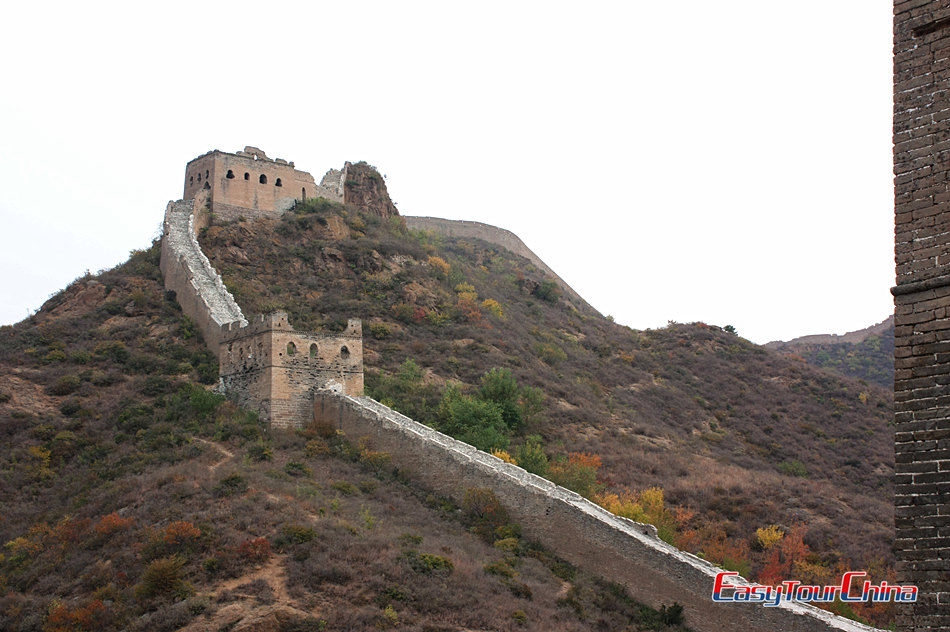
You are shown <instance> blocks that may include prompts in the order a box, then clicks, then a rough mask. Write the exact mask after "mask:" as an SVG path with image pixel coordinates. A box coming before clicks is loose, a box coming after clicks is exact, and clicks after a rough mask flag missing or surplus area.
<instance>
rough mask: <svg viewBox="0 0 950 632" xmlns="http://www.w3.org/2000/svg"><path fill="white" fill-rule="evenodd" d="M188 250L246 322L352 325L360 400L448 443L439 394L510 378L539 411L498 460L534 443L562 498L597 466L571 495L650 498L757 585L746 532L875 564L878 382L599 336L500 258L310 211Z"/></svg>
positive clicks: (687, 330) (673, 332)
mask: <svg viewBox="0 0 950 632" xmlns="http://www.w3.org/2000/svg"><path fill="white" fill-rule="evenodd" d="M201 241H202V247H203V248H204V249H205V252H207V254H208V256H209V257H210V258H211V260H212V263H213V264H214V265H215V267H216V269H218V270H219V271H220V272H221V274H222V276H223V278H224V281H225V283H226V284H227V285H228V287H229V288H230V289H231V291H232V292H233V293H234V295H235V297H236V299H237V300H238V302H239V303H240V304H241V305H242V307H243V308H244V310H245V312H248V313H254V312H257V311H268V310H273V309H282V310H286V311H287V312H289V314H290V318H291V322H293V323H294V324H295V327H298V328H299V329H310V328H313V329H330V330H334V329H335V330H339V329H341V328H342V327H343V325H344V324H345V322H346V319H347V318H348V317H351V316H354V315H358V316H360V317H361V318H363V320H364V332H366V340H365V349H366V351H365V363H366V371H367V386H368V391H369V393H370V394H371V395H373V396H375V397H377V398H379V399H381V400H382V401H384V402H386V403H389V404H392V405H394V406H395V407H396V408H397V409H399V410H402V411H403V412H406V413H407V414H409V415H410V416H413V417H414V418H416V419H418V420H420V421H423V422H426V423H430V424H431V425H435V426H437V427H440V428H442V429H443V430H446V431H450V430H449V429H450V427H451V426H452V422H451V420H450V419H449V418H448V417H450V416H451V415H453V414H454V413H452V411H451V410H450V408H451V406H453V405H454V404H453V403H452V401H448V403H446V400H445V392H446V389H447V388H448V386H449V385H452V384H454V385H457V387H458V389H459V391H460V393H461V394H462V396H468V397H470V398H472V397H474V398H476V399H477V396H478V393H479V391H480V389H483V388H484V387H483V386H480V384H481V383H482V380H483V375H484V374H485V373H486V372H487V371H489V370H490V369H492V368H499V369H502V370H507V371H510V374H511V377H512V378H513V379H514V382H515V383H516V384H517V388H529V389H537V390H538V391H540V392H541V393H543V403H542V405H541V406H540V409H539V410H535V411H534V412H533V413H532V414H531V415H529V417H530V419H527V420H525V421H526V422H525V424H524V426H523V427H519V428H517V429H516V431H514V432H512V433H510V436H508V437H502V440H503V444H502V447H503V446H504V445H505V444H507V447H508V452H509V453H510V454H511V455H512V456H515V457H516V458H517V454H516V453H518V452H519V451H524V450H525V449H526V448H527V447H530V446H537V445H539V444H540V445H543V450H544V452H545V457H546V458H547V460H549V461H550V462H551V463H552V464H553V463H558V462H559V460H562V461H560V463H562V466H560V472H561V474H562V480H559V481H558V482H562V483H563V482H565V481H564V480H563V473H564V471H565V469H569V466H571V465H574V464H577V463H587V464H588V465H590V466H592V467H593V468H594V469H597V463H601V464H602V465H600V469H599V472H598V476H599V480H600V484H599V485H590V486H588V487H587V488H585V489H584V490H582V491H586V492H588V493H589V495H591V496H594V495H597V494H598V493H599V494H600V497H601V500H604V501H608V502H609V501H610V497H609V495H610V494H612V493H613V494H616V495H617V496H618V497H619V498H620V499H621V501H622V499H623V498H624V494H625V492H628V494H627V496H626V498H628V499H635V498H636V497H637V495H638V494H640V493H642V492H643V491H644V490H647V489H649V488H654V487H659V488H661V489H662V492H663V496H662V499H663V501H665V503H666V505H665V510H666V511H667V513H666V514H664V515H666V516H667V518H668V521H669V522H670V523H671V524H670V529H671V530H672V531H674V532H675V535H671V536H670V539H672V540H674V541H675V542H676V543H677V544H679V545H681V546H683V547H684V548H687V549H689V550H692V551H694V552H697V553H699V554H701V555H704V556H706V557H708V558H710V559H713V560H714V561H716V562H717V563H722V564H726V565H731V566H733V567H735V568H740V569H742V570H743V572H748V573H751V574H752V575H753V576H756V575H759V574H761V573H763V572H766V573H767V572H771V571H773V570H774V564H773V562H774V561H775V560H774V559H773V558H774V557H775V555H773V553H774V552H770V551H769V550H766V549H767V547H763V545H762V544H761V541H760V539H759V538H758V537H757V530H759V529H767V528H769V527H770V526H771V525H775V526H777V528H778V531H779V532H780V533H785V534H788V535H789V536H795V537H801V538H802V540H801V544H802V548H801V550H802V551H808V552H807V554H806V555H805V556H804V557H805V558H806V559H803V560H800V561H801V562H802V563H804V564H809V565H810V566H809V568H810V569H811V571H812V572H813V573H814V574H815V576H816V577H820V576H822V575H824V576H829V577H830V576H832V575H833V574H834V573H835V572H837V571H838V570H839V569H841V568H844V567H853V568H862V569H864V568H873V569H876V570H875V572H876V573H882V574H886V573H887V572H888V570H887V569H889V568H890V566H891V563H892V561H891V552H890V543H891V540H892V534H893V521H892V513H893V512H892V499H891V498H892V472H893V443H892V434H891V430H890V424H891V422H892V412H891V411H892V406H891V398H892V396H891V393H890V392H889V391H887V390H885V389H883V388H881V387H879V386H877V385H874V384H869V383H867V382H862V381H859V380H854V379H848V378H845V377H842V376H840V375H837V374H835V373H832V372H828V371H824V370H821V369H817V368H814V367H811V366H809V365H808V364H807V363H805V362H804V361H803V359H802V358H800V357H795V356H788V355H786V354H783V353H776V352H773V351H771V350H768V349H765V348H763V347H759V346H756V345H754V344H752V343H750V342H748V341H746V340H744V339H742V338H740V337H737V336H736V335H734V334H731V333H728V332H725V331H722V330H721V329H719V328H718V327H714V326H710V325H706V324H703V323H691V324H677V323H671V324H670V326H669V327H667V328H664V329H660V330H647V331H634V330H631V329H629V328H626V327H622V326H618V325H616V324H614V323H612V322H611V321H610V320H608V319H605V318H600V317H598V316H594V315H589V314H585V313H584V312H583V311H580V310H579V309H577V307H576V306H575V305H573V304H572V303H571V302H570V301H569V300H568V299H566V298H564V297H563V296H561V294H560V292H559V291H558V290H559V288H558V287H557V284H556V283H554V282H553V281H552V280H550V279H548V278H546V277H545V276H544V274H543V273H542V271H540V270H539V269H538V268H536V267H535V266H534V265H532V264H531V263H530V262H528V261H527V260H525V259H523V258H521V257H519V256H516V255H513V254H511V253H509V252H507V251H505V250H503V249H501V248H498V247H496V246H493V245H491V244H488V243H485V242H483V241H479V240H477V239H459V238H445V237H440V236H438V235H434V234H431V233H424V232H417V231H409V230H407V229H405V227H404V226H403V224H402V223H401V222H400V221H399V218H388V219H386V220H382V219H380V218H378V217H374V216H371V215H361V214H359V213H355V212H354V211H353V210H352V209H349V210H347V209H344V208H341V207H338V206H335V205H332V204H329V203H322V202H318V203H315V204H310V205H300V206H298V208H297V209H296V211H295V212H294V213H290V214H287V215H285V216H284V217H283V218H282V219H280V220H274V221H270V222H263V223H255V224H251V223H249V222H240V223H236V224H231V225H226V226H213V227H211V228H210V229H209V230H207V231H206V232H205V233H204V234H203V235H202V237H201ZM407 360H411V361H412V363H411V364H409V365H407V364H406V361H407ZM453 397H454V396H453ZM476 403H477V402H476ZM459 432H464V429H462V430H459ZM472 436H474V435H472ZM538 436H540V441H538V439H537V437H538ZM532 437H534V438H532ZM571 454H574V455H575V456H574V457H572V456H571ZM584 454H586V455H587V457H589V458H588V459H587V460H586V461H585V460H584V457H583V456H577V455H584ZM572 459H573V460H572ZM565 462H566V463H567V465H563V464H564V463H565ZM605 487H606V489H605ZM575 488H576V486H575ZM766 490H767V491H766ZM621 504H622V502H621ZM641 504H642V503H641ZM791 539H793V538H790V540H791ZM790 540H789V541H790ZM779 557H782V556H779ZM782 559H784V557H782ZM789 564H791V562H789ZM796 568H800V566H799V567H796ZM816 581H817V580H816Z"/></svg>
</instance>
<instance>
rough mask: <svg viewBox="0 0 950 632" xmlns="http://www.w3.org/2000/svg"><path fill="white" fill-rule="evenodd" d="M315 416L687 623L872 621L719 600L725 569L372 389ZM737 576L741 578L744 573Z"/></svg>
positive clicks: (326, 399) (751, 628)
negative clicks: (490, 494) (499, 513)
mask: <svg viewBox="0 0 950 632" xmlns="http://www.w3.org/2000/svg"><path fill="white" fill-rule="evenodd" d="M314 400H315V405H314V419H315V421H316V422H317V423H318V424H321V425H325V426H327V425H329V426H333V427H335V428H337V429H339V430H342V431H343V432H344V433H345V434H346V435H347V437H348V438H349V439H350V440H351V441H354V442H356V441H362V440H364V439H365V440H366V441H367V442H368V445H369V447H371V449H374V450H382V451H385V452H387V453H389V454H390V456H391V457H392V460H393V465H394V466H395V467H396V468H398V469H399V471H400V472H402V473H403V474H405V475H406V476H408V477H409V478H410V479H411V480H412V481H413V482H414V483H417V484H420V485H423V486H424V487H426V488H428V489H430V490H433V491H435V492H437V493H439V494H441V495H443V496H447V497H449V498H452V499H454V500H455V501H456V502H461V500H462V498H463V497H464V494H465V490H467V489H469V488H472V487H483V488H490V489H492V490H493V491H494V492H495V494H496V495H497V496H498V499H499V500H500V501H501V502H502V504H504V506H505V507H506V508H507V509H508V511H509V512H510V513H511V515H512V517H513V518H514V519H515V520H516V521H517V522H518V523H519V524H521V526H522V528H523V529H524V531H525V534H526V535H528V536H529V537H530V538H533V539H536V540H538V541H540V542H541V543H542V544H544V545H545V546H548V547H550V548H552V549H553V550H555V551H557V554H558V555H559V556H561V557H563V558H564V559H566V560H567V561H569V562H571V563H572V564H576V565H577V566H580V567H582V568H584V569H586V570H588V571H590V572H592V573H594V574H596V575H598V576H600V577H604V578H606V579H608V580H611V581H615V582H618V583H620V584H623V585H624V586H626V587H627V589H628V590H629V591H630V594H631V595H632V596H633V597H634V598H635V599H638V600H640V601H643V602H645V603H647V604H649V605H651V606H653V607H656V608H659V607H660V606H661V605H667V606H669V605H672V604H673V603H674V602H678V603H680V604H681V605H682V606H683V608H684V613H685V617H686V618H685V624H686V625H687V626H688V627H689V628H690V629H693V630H698V631H700V632H722V631H723V630H742V632H806V631H808V632H814V631H819V630H820V631H823V632H827V631H830V630H839V631H841V630H847V631H850V632H868V631H870V630H873V629H874V628H869V627H867V626H865V625H861V624H859V623H855V622H854V621H849V620H847V619H844V618H841V617H837V616H835V615H832V614H831V613H829V612H826V611H824V610H819V609H817V608H814V607H812V606H809V605H804V604H798V603H783V604H782V605H781V607H776V608H765V607H762V606H759V605H755V604H748V603H718V604H717V603H715V602H713V601H712V599H711V598H710V594H711V593H712V587H713V583H714V579H715V576H716V573H717V572H719V571H721V570H722V569H719V568H716V567H715V566H713V565H712V564H710V563H708V562H706V561H704V560H701V559H699V558H698V557H696V556H694V555H691V554H689V553H685V552H683V551H680V550H678V549H676V548H675V547H673V546H670V545H669V544H667V543H665V542H663V541H662V540H660V539H659V538H657V537H656V529H655V528H654V527H653V526H652V525H645V524H640V523H637V522H633V521H631V520H627V519H626V518H621V517H618V516H615V515H613V514H611V513H610V512H608V511H606V510H605V509H603V508H601V507H599V506H598V505H595V504H594V503H592V502H590V501H588V500H587V499H585V498H582V497H581V496H579V495H577V494H575V493H574V492H571V491H568V490H566V489H564V488H562V487H558V486H557V485H555V484H554V483H552V482H550V481H548V480H545V479H543V478H541V477H539V476H535V475H534V474H530V473H528V472H526V471H525V470H523V469H521V468H520V467H517V466H514V465H511V464H508V463H505V462H504V461H502V460H501V459H498V458H496V457H494V456H492V455H490V454H486V453H485V452H481V451H480V450H476V449H475V448H473V447H472V446H470V445H468V444H465V443H462V442H461V441H456V440H455V439H452V438H451V437H448V436H446V435H444V434H442V433H440V432H437V431H435V430H433V429H431V428H429V427H427V426H424V425H422V424H420V423H417V422H415V421H413V420H411V419H409V418H408V417H405V416H403V415H400V414H399V413H397V412H395V411H394V410H391V409H390V408H387V407H386V406H383V405H382V404H380V403H379V402H376V401H375V400H372V399H370V398H368V397H349V396H344V395H339V394H335V393H331V392H329V391H318V392H317V393H316V395H315V398H314ZM736 583H739V581H738V580H737V582H736Z"/></svg>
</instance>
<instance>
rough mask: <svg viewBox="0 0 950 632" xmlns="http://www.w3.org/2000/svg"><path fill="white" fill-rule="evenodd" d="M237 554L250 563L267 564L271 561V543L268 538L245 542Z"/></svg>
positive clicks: (252, 539)
mask: <svg viewBox="0 0 950 632" xmlns="http://www.w3.org/2000/svg"><path fill="white" fill-rule="evenodd" d="M237 554H238V555H239V556H241V557H243V558H244V559H246V560H248V561H250V562H265V561H267V560H268V559H270V555H271V546H270V542H268V541H267V538H251V539H250V540H245V541H244V542H241V544H239V545H238V548H237Z"/></svg>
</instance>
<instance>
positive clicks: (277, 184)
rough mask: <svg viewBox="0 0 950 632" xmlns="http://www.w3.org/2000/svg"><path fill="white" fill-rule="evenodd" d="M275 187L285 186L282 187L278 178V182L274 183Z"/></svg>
mask: <svg viewBox="0 0 950 632" xmlns="http://www.w3.org/2000/svg"><path fill="white" fill-rule="evenodd" d="M274 186H275V187H282V186H284V185H282V184H281V183H280V178H277V182H275V183H274Z"/></svg>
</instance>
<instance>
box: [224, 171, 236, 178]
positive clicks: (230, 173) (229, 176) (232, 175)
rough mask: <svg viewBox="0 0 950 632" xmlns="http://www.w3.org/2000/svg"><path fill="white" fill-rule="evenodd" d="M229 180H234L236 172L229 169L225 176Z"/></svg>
mask: <svg viewBox="0 0 950 632" xmlns="http://www.w3.org/2000/svg"><path fill="white" fill-rule="evenodd" d="M224 177H225V178H227V179H228V180H234V172H233V171H231V170H230V169H228V175H226V176H224Z"/></svg>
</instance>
